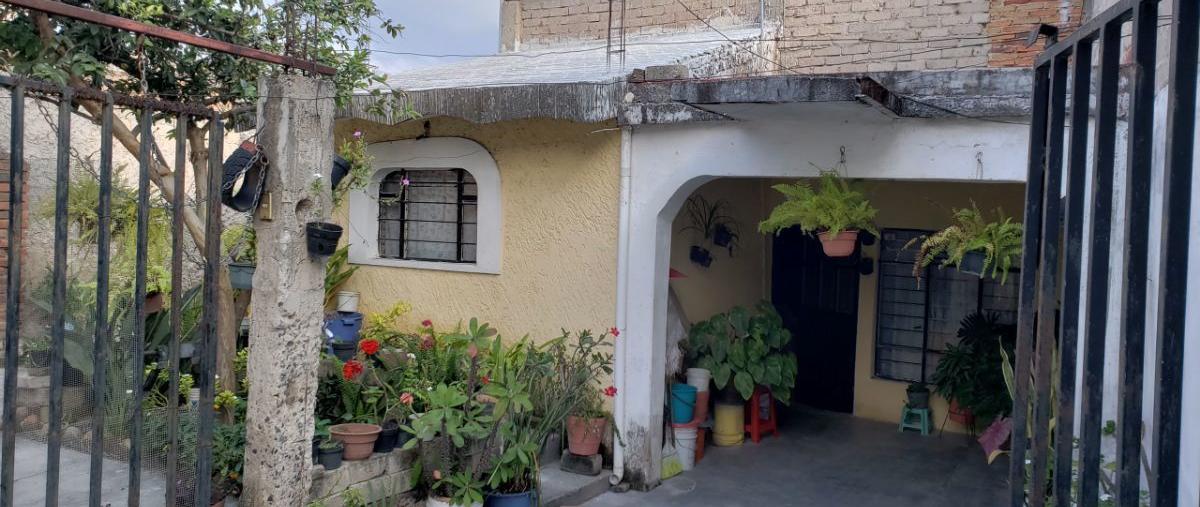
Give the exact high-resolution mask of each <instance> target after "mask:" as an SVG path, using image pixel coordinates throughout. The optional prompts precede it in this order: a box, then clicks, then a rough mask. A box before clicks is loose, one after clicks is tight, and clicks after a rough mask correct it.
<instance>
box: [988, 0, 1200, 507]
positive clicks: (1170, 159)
mask: <svg viewBox="0 0 1200 507" xmlns="http://www.w3.org/2000/svg"><path fill="white" fill-rule="evenodd" d="M1158 7H1159V6H1158V1H1156V0H1122V1H1120V2H1118V3H1117V5H1115V6H1114V7H1112V8H1110V9H1109V10H1107V11H1105V12H1103V13H1101V14H1099V15H1097V16H1096V17H1095V18H1094V19H1093V20H1092V21H1090V22H1089V23H1087V24H1086V25H1084V26H1083V27H1080V29H1079V30H1077V31H1076V32H1075V33H1073V34H1072V35H1071V36H1069V37H1068V38H1066V39H1065V40H1063V41H1061V42H1058V43H1056V44H1054V45H1052V46H1050V47H1049V48H1048V49H1047V50H1046V51H1045V52H1043V53H1042V54H1041V55H1039V56H1038V58H1037V59H1036V61H1035V68H1034V93H1033V123H1032V128H1031V129H1030V153H1029V162H1030V166H1029V177H1028V180H1027V188H1026V205H1025V209H1026V216H1025V226H1026V229H1025V234H1026V235H1025V240H1024V244H1023V249H1024V258H1023V261H1022V266H1023V268H1024V269H1023V271H1022V273H1021V275H1022V278H1021V304H1020V313H1019V316H1018V339H1017V352H1016V355H1017V357H1016V364H1015V370H1016V373H1015V375H1016V378H1015V379H1014V380H1015V383H1016V386H1015V387H1016V392H1015V395H1014V411H1013V431H1014V433H1013V452H1012V463H1011V464H1010V483H1011V487H1012V495H1011V504H1012V505H1013V506H1014V507H1017V506H1022V505H1026V501H1028V505H1032V506H1034V507H1041V506H1043V505H1046V504H1047V503H1048V502H1049V501H1050V500H1051V499H1050V498H1048V494H1050V495H1052V496H1053V501H1054V503H1055V504H1056V505H1063V504H1066V503H1069V502H1070V497H1071V494H1072V484H1071V478H1072V468H1073V464H1074V463H1073V462H1074V461H1075V460H1074V459H1073V458H1074V453H1073V449H1072V447H1073V446H1072V437H1073V436H1074V429H1075V428H1074V421H1073V414H1074V410H1075V403H1076V393H1075V389H1074V382H1075V373H1076V371H1078V367H1079V366H1080V365H1078V364H1077V362H1078V361H1079V360H1080V359H1078V358H1077V356H1076V351H1077V346H1078V341H1079V336H1078V331H1079V330H1078V329H1077V327H1078V320H1079V319H1078V317H1079V311H1080V308H1079V305H1080V302H1081V296H1082V300H1083V302H1084V304H1086V309H1085V314H1084V320H1085V324H1084V326H1085V327H1084V330H1085V335H1084V337H1083V343H1082V347H1083V351H1082V352H1083V353H1082V362H1083V364H1082V365H1081V367H1082V369H1083V388H1082V391H1081V393H1080V394H1081V396H1079V400H1080V401H1079V403H1080V404H1081V413H1082V416H1081V420H1080V423H1079V437H1080V439H1079V456H1078V458H1079V465H1078V466H1079V470H1078V472H1079V473H1078V476H1079V487H1078V499H1077V500H1078V504H1079V505H1083V506H1089V507H1090V506H1095V505H1097V503H1098V500H1099V498H1098V488H1099V485H1100V473H1101V470H1100V467H1101V454H1100V448H1101V430H1100V422H1101V417H1102V415H1101V406H1102V401H1103V391H1102V390H1103V386H1102V383H1103V378H1104V371H1103V369H1104V347H1105V343H1106V341H1107V340H1106V338H1107V337H1106V326H1107V321H1108V317H1109V316H1108V312H1107V304H1108V302H1109V301H1108V295H1109V276H1108V269H1109V264H1110V251H1109V241H1110V239H1111V236H1110V227H1111V225H1112V199H1113V197H1114V196H1113V169H1114V156H1115V154H1116V153H1115V143H1116V138H1115V137H1116V120H1117V98H1118V97H1117V95H1118V86H1119V77H1120V76H1119V72H1118V71H1119V66H1120V56H1121V55H1120V50H1121V30H1122V27H1123V25H1124V23H1126V22H1129V23H1130V24H1131V25H1132V56H1133V61H1132V69H1133V71H1134V72H1133V73H1132V75H1131V76H1132V77H1131V85H1132V87H1131V92H1130V101H1129V113H1128V125H1129V137H1128V139H1127V142H1128V157H1127V160H1126V168H1125V174H1124V177H1125V182H1124V183H1125V196H1124V202H1125V203H1126V207H1125V216H1124V217H1123V221H1124V223H1123V224H1122V225H1123V228H1124V233H1125V244H1126V246H1125V249H1124V251H1123V252H1122V254H1123V255H1122V258H1121V261H1122V263H1121V269H1122V275H1121V276H1122V277H1123V285H1122V288H1123V290H1122V296H1121V297H1122V301H1121V303H1122V313H1121V317H1122V328H1121V331H1120V336H1119V341H1120V356H1121V360H1120V366H1119V371H1118V374H1119V382H1118V384H1119V385H1118V392H1117V398H1118V399H1117V400H1116V402H1117V405H1118V418H1117V456H1116V473H1115V477H1114V482H1115V486H1116V501H1117V504H1118V505H1121V506H1129V507H1133V506H1137V505H1138V504H1139V502H1140V497H1141V487H1140V480H1141V474H1142V472H1143V470H1142V464H1141V456H1142V452H1141V450H1142V408H1143V404H1144V400H1143V397H1142V388H1143V385H1144V383H1145V382H1147V381H1149V382H1152V383H1153V388H1154V389H1153V391H1154V396H1155V399H1154V408H1155V412H1156V414H1155V416H1154V417H1153V424H1154V441H1153V443H1152V444H1151V447H1152V449H1151V455H1152V456H1153V461H1152V462H1151V463H1152V464H1151V466H1152V469H1150V470H1145V473H1146V474H1147V476H1148V477H1149V482H1150V486H1151V487H1150V495H1151V503H1152V505H1155V506H1166V505H1175V502H1176V501H1177V497H1178V491H1179V488H1178V486H1179V484H1178V483H1179V448H1178V446H1179V433H1180V424H1181V421H1180V405H1181V395H1182V364H1183V363H1182V361H1183V347H1184V335H1183V332H1184V322H1185V308H1186V286H1187V274H1188V272H1187V269H1188V263H1187V256H1188V241H1189V240H1190V239H1191V236H1190V234H1189V217H1190V211H1191V184H1192V167H1191V166H1192V162H1193V151H1192V150H1193V149H1194V147H1193V146H1192V144H1193V135H1194V134H1195V124H1194V122H1195V113H1196V96H1195V95H1196V72H1197V62H1196V56H1197V41H1198V38H1200V36H1198V35H1197V30H1198V29H1200V7H1198V6H1197V3H1196V2H1195V1H1186V0H1173V11H1172V12H1173V14H1174V20H1173V22H1172V37H1173V39H1172V42H1171V48H1172V49H1171V54H1170V58H1171V68H1170V75H1169V82H1168V89H1169V95H1168V106H1167V110H1168V118H1167V122H1168V124H1167V132H1166V139H1165V140H1164V142H1165V143H1166V147H1167V160H1166V168H1165V170H1164V181H1163V182H1162V184H1163V192H1164V199H1163V206H1162V208H1161V209H1154V210H1152V209H1151V206H1150V194H1151V185H1152V180H1151V164H1152V161H1153V157H1152V156H1153V142H1154V135H1153V133H1154V94H1155V88H1154V66H1155V59H1156V57H1157V55H1156V45H1157V43H1158V28H1159V27H1158V26H1157V25H1158V14H1159V10H1158ZM1097 43H1098V44H1099V46H1100V48H1099V54H1100V58H1099V60H1100V61H1099V70H1098V73H1097V75H1096V76H1095V82H1096V85H1097V86H1096V89H1097V97H1096V113H1095V114H1096V116H1095V125H1096V128H1095V131H1094V134H1093V135H1094V138H1093V139H1094V141H1093V145H1094V147H1093V150H1094V155H1095V157H1094V161H1093V165H1092V167H1091V187H1090V189H1089V192H1090V194H1091V202H1092V204H1091V207H1092V210H1093V211H1092V226H1091V228H1090V230H1088V231H1085V230H1084V220H1083V210H1084V206H1085V205H1086V204H1085V198H1084V186H1085V184H1086V181H1087V170H1088V168H1087V163H1086V159H1087V150H1088V147H1087V128H1086V127H1087V123H1088V106H1089V99H1090V97H1091V93H1090V87H1091V82H1092V81H1093V79H1092V77H1093V76H1092V69H1091V64H1092V58H1091V52H1092V49H1093V46H1095V45H1096V44H1097ZM1072 65H1073V67H1070V66H1072ZM1068 69H1070V73H1069V74H1070V76H1071V77H1070V79H1071V80H1073V87H1072V89H1073V91H1072V92H1071V94H1072V97H1071V110H1070V114H1071V124H1070V128H1071V129H1072V132H1071V135H1070V138H1069V148H1068V149H1069V151H1070V159H1069V160H1070V165H1069V167H1068V176H1067V193H1066V197H1067V202H1066V206H1065V209H1064V207H1063V206H1062V204H1061V199H1060V193H1059V192H1060V189H1061V184H1062V169H1063V167H1062V165H1063V156H1062V155H1063V154H1062V150H1063V141H1064V136H1063V133H1064V130H1065V129H1066V128H1067V126H1066V125H1065V123H1064V121H1063V120H1064V118H1065V114H1066V111H1065V103H1066V102H1065V101H1066V94H1067V87H1066V81H1067V79H1068ZM1037 215H1040V216H1037ZM1064 215H1065V217H1064ZM1152 215H1161V218H1162V230H1163V235H1162V246H1161V251H1160V252H1159V255H1160V257H1161V259H1162V261H1161V262H1160V272H1159V273H1156V276H1158V277H1159V281H1160V285H1159V291H1158V294H1156V297H1157V301H1153V302H1151V301H1148V300H1147V294H1146V288H1147V274H1148V273H1147V267H1148V262H1147V261H1148V253H1149V244H1148V243H1149V231H1148V227H1149V225H1150V219H1151V216H1152ZM1064 218H1065V224H1066V229H1065V231H1061V229H1060V226H1061V224H1062V223H1063V221H1064ZM1085 233H1086V234H1085ZM1060 235H1061V236H1062V237H1063V238H1065V242H1064V243H1063V244H1062V247H1063V251H1062V252H1061V253H1062V254H1064V255H1065V256H1066V259H1065V263H1062V265H1063V266H1065V267H1064V272H1063V273H1059V266H1060V263H1059V261H1058V256H1059V254H1060V252H1059V251H1058V250H1059V247H1060V244H1059V242H1060V240H1061V239H1062V238H1060ZM1084 242H1087V243H1088V245H1089V252H1090V253H1089V265H1088V268H1087V269H1088V283H1087V290H1086V292H1085V293H1084V294H1082V295H1081V294H1079V286H1080V285H1081V284H1080V279H1081V276H1082V272H1081V269H1080V266H1079V261H1080V259H1081V257H1082V247H1083V244H1084ZM1039 252H1040V259H1037V257H1036V256H1037V255H1038V254H1039ZM1060 277H1061V281H1060ZM1060 283H1061V287H1062V289H1063V290H1062V293H1061V297H1062V299H1061V306H1060V303H1059V300H1058V299H1059V295H1060V292H1059V288H1060ZM1151 303H1153V304H1157V305H1158V309H1159V311H1158V322H1156V328H1157V330H1158V332H1157V333H1156V336H1154V337H1152V338H1151V339H1153V340H1155V343H1156V344H1157V348H1156V350H1155V353H1156V356H1155V367H1154V371H1153V372H1152V376H1151V377H1150V378H1149V379H1147V378H1146V376H1145V372H1144V371H1143V370H1144V368H1143V364H1144V358H1145V353H1146V339H1147V336H1146V325H1147V321H1146V309H1147V305H1148V304H1151ZM1035 304H1036V312H1035V311H1034V307H1035ZM1058 311H1061V322H1059V323H1058V333H1057V335H1056V333H1055V320H1056V318H1057V312H1058ZM1035 328H1036V333H1035ZM1035 339H1036V347H1035V346H1034V340H1035ZM1056 346H1057V347H1058V348H1059V358H1058V360H1059V364H1058V366H1059V368H1060V372H1059V377H1058V378H1051V375H1050V371H1051V366H1052V365H1051V364H1050V361H1051V357H1053V353H1054V352H1053V350H1054V348H1055V347H1056ZM1030 367H1034V368H1035V371H1034V379H1033V383H1032V385H1031V384H1030V377H1029V368H1030ZM1055 382H1058V384H1059V385H1058V387H1057V388H1055V387H1054V386H1053V384H1054V383H1055ZM1055 389H1056V390H1055ZM1053 395H1057V396H1058V397H1059V399H1058V403H1057V405H1056V406H1054V407H1053V408H1055V409H1057V412H1058V414H1057V416H1054V417H1055V419H1054V420H1055V423H1056V426H1055V428H1053V430H1051V428H1050V425H1049V423H1050V420H1051V417H1052V416H1051V408H1052V407H1051V405H1050V400H1051V398H1052V396H1053ZM1031 398H1032V404H1031V403H1030V401H1031ZM1031 405H1032V406H1033V407H1034V409H1033V414H1032V418H1033V422H1032V424H1029V417H1030V414H1029V412H1028V410H1029V407H1030V406H1031ZM1031 438H1032V445H1030V440H1031ZM1052 439H1053V440H1054V442H1053V449H1051V447H1050V445H1051V440H1052ZM1026 454H1028V455H1029V459H1028V461H1029V463H1030V464H1031V468H1032V473H1031V474H1029V475H1028V478H1027V476H1026V461H1027V460H1026ZM1052 455H1053V457H1054V459H1055V461H1054V466H1053V474H1052V475H1049V474H1048V472H1049V460H1050V458H1051V456H1052ZM1027 479H1028V481H1027ZM1051 481H1052V482H1051ZM1027 482H1028V484H1026V483H1027ZM1026 489H1028V491H1029V493H1028V495H1026ZM1027 496H1028V498H1027Z"/></svg>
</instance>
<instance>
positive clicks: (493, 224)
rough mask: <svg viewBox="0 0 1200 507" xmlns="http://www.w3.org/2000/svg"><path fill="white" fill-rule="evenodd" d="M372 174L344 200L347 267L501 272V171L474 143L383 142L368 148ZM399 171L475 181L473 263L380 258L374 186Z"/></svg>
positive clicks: (376, 188) (442, 140)
mask: <svg viewBox="0 0 1200 507" xmlns="http://www.w3.org/2000/svg"><path fill="white" fill-rule="evenodd" d="M367 154H368V155H369V156H370V157H371V158H372V159H373V161H374V162H373V165H374V167H373V169H374V172H373V173H372V174H371V180H370V182H368V183H367V186H366V188H363V189H358V190H354V191H351V192H350V193H349V195H348V196H347V202H348V203H349V208H350V234H349V237H348V243H349V246H350V255H349V261H350V263H351V264H367V265H372V266H386V267H394V268H408V269H428V270H436V271H458V272H467V273H486V274H499V273H500V254H501V250H502V247H503V241H504V234H503V232H502V231H503V229H502V225H503V224H502V218H501V207H500V196H501V194H500V170H499V168H497V167H496V161H495V160H494V159H492V155H491V154H490V153H488V151H487V148H484V147H483V146H482V145H480V144H479V143H477V142H475V141H472V140H470V139H465V138H462V137H429V138H425V139H406V140H402V141H388V142H382V143H375V144H371V145H368V146H367ZM398 169H416V170H420V169H464V170H466V171H467V172H469V173H471V176H472V177H474V178H475V184H476V186H477V188H478V192H479V201H478V208H477V212H476V216H477V220H478V224H477V225H476V245H475V262H474V263H454V262H432V261H410V260H403V259H386V258H381V257H379V243H378V237H379V220H378V217H379V200H378V195H379V183H380V182H381V181H382V180H383V178H384V177H385V176H387V175H388V174H389V173H391V172H392V171H395V170H398Z"/></svg>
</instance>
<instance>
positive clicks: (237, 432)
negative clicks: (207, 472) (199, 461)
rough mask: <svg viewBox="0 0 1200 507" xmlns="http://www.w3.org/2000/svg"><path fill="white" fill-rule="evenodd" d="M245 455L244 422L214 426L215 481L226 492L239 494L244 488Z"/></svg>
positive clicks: (213, 465) (213, 457) (213, 460)
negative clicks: (243, 465) (243, 466)
mask: <svg viewBox="0 0 1200 507" xmlns="http://www.w3.org/2000/svg"><path fill="white" fill-rule="evenodd" d="M245 455H246V425H245V424H244V423H241V422H238V423H234V424H218V425H216V427H215V428H213V440H212V470H213V482H214V484H215V485H220V486H221V487H222V489H224V491H225V492H226V493H229V494H237V493H238V492H240V491H241V490H242V464H243V462H244V460H245Z"/></svg>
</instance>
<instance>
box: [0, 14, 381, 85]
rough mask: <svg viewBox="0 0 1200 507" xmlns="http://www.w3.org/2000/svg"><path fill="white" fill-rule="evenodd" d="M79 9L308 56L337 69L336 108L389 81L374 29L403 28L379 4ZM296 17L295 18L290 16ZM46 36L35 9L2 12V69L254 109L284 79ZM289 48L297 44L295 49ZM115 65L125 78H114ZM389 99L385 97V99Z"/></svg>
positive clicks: (88, 34) (72, 35)
mask: <svg viewBox="0 0 1200 507" xmlns="http://www.w3.org/2000/svg"><path fill="white" fill-rule="evenodd" d="M78 4H80V6H82V7H85V8H87V9H90V10H94V11H97V12H102V13H106V14H114V15H118V16H123V17H127V18H131V19H134V20H137V21H142V22H145V23H149V24H153V25H156V26H161V27H164V28H169V29H173V30H179V31H183V32H188V33H193V34H196V35H201V36H205V37H211V38H215V39H219V40H223V41H227V42H232V43H235V44H240V45H243V46H249V47H255V48H259V49H263V50H266V51H270V52H276V53H286V54H291V55H295V56H300V57H302V58H309V59H312V60H315V61H318V62H321V63H324V64H327V65H330V66H332V67H334V68H335V69H336V70H337V74H336V75H335V76H334V77H333V81H334V83H335V85H336V89H337V103H338V105H339V106H341V105H345V104H346V103H347V101H348V100H349V97H350V96H351V95H352V94H353V92H354V91H355V90H356V89H359V88H363V87H367V86H370V85H379V84H383V83H384V79H385V76H383V75H382V74H379V73H377V72H376V71H375V69H374V68H373V67H372V66H371V64H370V42H371V39H372V38H373V36H378V35H377V34H376V32H375V31H374V30H372V27H373V26H378V27H380V28H382V29H383V31H384V32H386V33H387V34H388V35H389V36H390V37H396V36H397V35H399V33H400V31H401V30H402V28H403V27H401V26H400V25H398V24H396V23H394V22H392V21H391V20H388V19H384V18H382V17H381V14H382V13H381V12H380V10H379V9H378V7H376V2H375V1H373V0H351V1H345V2H329V1H325V0H300V1H289V2H266V1H264V0H213V1H206V2H182V1H180V0H138V1H136V2H129V1H120V0H90V1H84V2H79V3H78ZM288 7H290V8H292V9H293V10H292V11H291V13H290V16H289V13H288V12H286V9H287V8H288ZM49 19H50V29H51V32H50V34H48V35H47V34H42V35H45V36H47V37H48V38H47V39H43V38H42V37H41V36H39V31H38V28H37V26H36V23H37V21H36V19H35V16H34V15H33V14H31V12H30V11H27V10H24V9H15V8H11V7H5V8H0V20H3V21H2V22H0V48H3V49H0V68H3V69H4V70H6V71H9V72H12V73H14V74H19V75H26V76H31V77H36V78H41V79H46V80H50V81H53V82H57V83H61V84H65V83H67V82H68V81H69V80H70V79H71V78H78V79H82V80H83V81H85V82H89V83H92V84H94V85H100V84H103V85H105V87H106V88H108V89H111V90H113V91H117V92H126V93H129V92H140V91H141V90H142V87H143V86H145V87H146V89H147V91H148V92H149V95H150V97H153V98H161V99H165V100H188V101H191V102H213V103H217V104H250V103H252V102H253V101H254V100H255V99H256V98H257V95H258V89H257V86H256V85H257V83H258V78H259V77H260V76H263V75H265V74H266V73H268V72H280V71H281V70H280V69H279V68H278V67H277V66H271V65H268V64H264V63H261V62H257V61H254V60H250V59H247V58H241V57H237V56H233V55H226V54H223V53H218V52H215V51H208V50H203V49H199V48H196V47H194V46H189V45H185V44H177V43H175V42H171V41H165V40H160V39H156V38H153V37H141V36H138V35H137V34H134V33H131V32H127V31H121V30H115V29H110V28H106V27H101V26H98V25H95V24H92V23H87V22H84V21H77V20H72V19H68V18H62V17H51V18H49ZM289 43H290V44H289ZM110 66H111V67H112V68H115V69H117V70H119V71H121V72H111V71H110V70H109V68H110ZM381 97H382V95H381Z"/></svg>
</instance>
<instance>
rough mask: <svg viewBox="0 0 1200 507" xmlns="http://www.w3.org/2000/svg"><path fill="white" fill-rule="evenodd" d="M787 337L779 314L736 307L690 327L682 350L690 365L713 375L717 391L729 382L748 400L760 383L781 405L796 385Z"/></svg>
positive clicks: (771, 309) (769, 308)
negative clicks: (685, 347) (685, 353)
mask: <svg viewBox="0 0 1200 507" xmlns="http://www.w3.org/2000/svg"><path fill="white" fill-rule="evenodd" d="M791 339H792V334H791V333H790V332H789V331H788V330H787V329H784V327H783V320H782V319H781V318H780V317H779V313H777V312H776V311H775V308H774V307H773V306H771V305H770V303H766V302H763V303H759V305H758V307H757V313H754V314H751V313H750V311H749V310H747V309H745V308H743V307H740V306H739V307H736V308H734V309H732V310H730V311H729V313H722V314H717V315H715V316H713V317H712V318H710V319H709V320H706V321H703V322H697V323H696V324H693V325H692V329H691V330H690V331H689V333H688V339H687V342H686V346H687V355H688V359H689V361H690V362H691V363H692V364H695V365H696V366H697V367H700V368H705V369H707V370H709V371H710V372H712V377H713V382H715V383H716V386H717V389H724V388H725V386H726V385H728V384H729V383H730V382H732V383H733V386H734V388H735V389H737V391H738V393H739V394H741V396H742V398H743V399H747V400H748V399H750V395H752V394H753V393H754V387H755V386H758V385H761V386H765V387H767V388H768V389H770V390H771V394H772V395H773V396H774V397H775V399H777V400H779V401H780V402H782V403H784V404H785V405H786V404H790V402H791V399H792V387H794V386H795V385H796V368H797V365H796V356H795V355H794V354H792V353H791V352H787V351H786V347H787V344H788V342H790V341H791Z"/></svg>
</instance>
